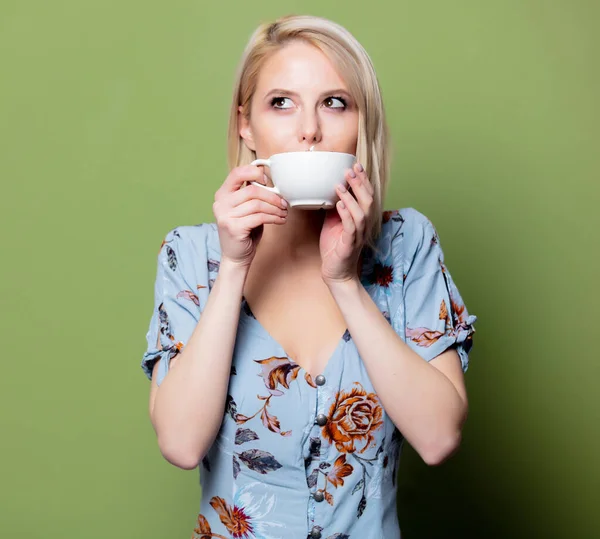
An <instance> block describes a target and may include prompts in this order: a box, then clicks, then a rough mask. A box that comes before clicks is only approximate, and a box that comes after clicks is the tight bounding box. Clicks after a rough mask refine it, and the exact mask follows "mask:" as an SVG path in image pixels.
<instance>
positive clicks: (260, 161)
mask: <svg viewBox="0 0 600 539" xmlns="http://www.w3.org/2000/svg"><path fill="white" fill-rule="evenodd" d="M250 164H251V165H256V166H260V165H263V166H265V167H270V166H271V160H270V159H255V160H254V161H252V163H250ZM250 183H251V184H253V185H258V186H259V187H262V188H263V189H266V190H267V191H271V193H277V194H278V195H281V193H280V192H279V189H277V187H268V186H266V185H263V184H262V183H258V182H250Z"/></svg>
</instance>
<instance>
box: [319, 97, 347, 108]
mask: <svg viewBox="0 0 600 539" xmlns="http://www.w3.org/2000/svg"><path fill="white" fill-rule="evenodd" d="M324 103H325V106H326V107H327V108H330V109H345V108H346V100H345V99H344V98H343V97H335V96H330V97H328V98H327V99H326V100H325V101H324Z"/></svg>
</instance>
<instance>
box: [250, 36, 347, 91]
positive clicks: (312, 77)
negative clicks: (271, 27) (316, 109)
mask: <svg viewBox="0 0 600 539" xmlns="http://www.w3.org/2000/svg"><path fill="white" fill-rule="evenodd" d="M271 88H284V89H286V90H293V91H298V92H299V91H302V90H315V91H323V90H326V89H328V88H329V89H334V88H337V89H347V85H346V83H345V82H344V80H343V79H342V77H341V75H340V74H339V73H338V71H337V70H336V68H335V66H334V65H333V63H332V62H331V61H330V60H329V58H327V56H326V55H325V54H324V53H323V52H321V51H320V50H319V49H317V48H316V47H315V46H313V45H310V44H309V43H304V42H301V41H296V42H292V43H288V44H287V45H284V46H283V47H281V48H280V49H278V50H277V51H275V52H274V53H273V54H271V55H270V56H269V57H268V58H267V59H266V60H265V62H264V64H263V65H262V67H261V69H260V72H259V75H258V81H257V86H256V91H257V92H258V93H261V92H265V93H266V92H268V91H269V90H270V89H271Z"/></svg>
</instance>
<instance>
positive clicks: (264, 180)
mask: <svg viewBox="0 0 600 539" xmlns="http://www.w3.org/2000/svg"><path fill="white" fill-rule="evenodd" d="M268 179H269V178H267V175H266V174H263V178H262V181H263V185H267V183H268V181H267V180H268Z"/></svg>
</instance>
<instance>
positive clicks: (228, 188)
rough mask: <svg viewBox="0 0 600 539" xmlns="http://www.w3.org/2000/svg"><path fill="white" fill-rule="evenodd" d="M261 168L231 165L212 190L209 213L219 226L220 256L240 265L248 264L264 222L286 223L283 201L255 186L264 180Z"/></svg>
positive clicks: (285, 210) (285, 207) (278, 196)
mask: <svg viewBox="0 0 600 539" xmlns="http://www.w3.org/2000/svg"><path fill="white" fill-rule="evenodd" d="M263 178H265V175H264V173H263V170H262V167H257V166H255V165H246V166H241V167H236V168H234V169H233V170H232V171H231V172H230V173H229V175H228V176H227V179H226V180H225V181H224V182H223V185H222V186H221V187H220V188H219V190H218V191H217V192H216V193H215V202H214V204H213V212H214V214H215V218H216V221H217V226H218V229H219V241H220V243H221V256H222V258H224V259H227V260H229V261H231V262H233V263H234V264H236V265H240V266H250V263H251V262H252V259H253V258H254V255H255V253H256V246H257V245H258V242H259V241H260V238H261V236H262V232H263V225H265V224H279V225H282V224H284V223H285V222H286V218H287V214H288V210H287V205H288V204H287V201H286V200H285V199H284V198H282V197H281V196H280V195H278V194H276V193H273V192H271V191H267V190H266V189H263V188H262V187H258V186H257V185H252V184H250V185H248V186H246V187H242V185H243V184H244V182H252V181H256V182H259V183H264V180H263Z"/></svg>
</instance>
